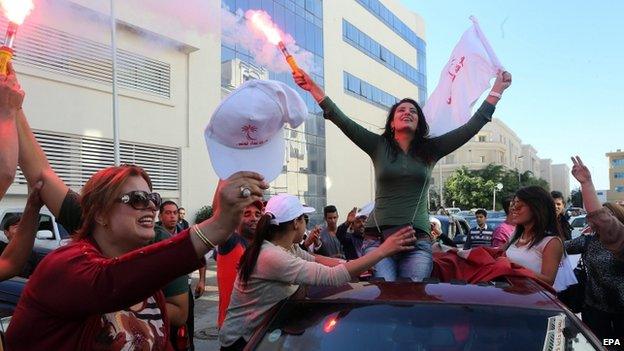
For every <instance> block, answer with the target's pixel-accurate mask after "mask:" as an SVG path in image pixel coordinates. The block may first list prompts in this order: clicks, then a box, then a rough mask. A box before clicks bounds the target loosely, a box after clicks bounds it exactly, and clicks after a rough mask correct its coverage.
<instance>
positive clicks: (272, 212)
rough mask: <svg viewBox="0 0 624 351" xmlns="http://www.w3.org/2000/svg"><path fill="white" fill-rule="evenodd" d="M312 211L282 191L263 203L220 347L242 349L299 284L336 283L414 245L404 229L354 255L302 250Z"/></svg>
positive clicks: (238, 279)
mask: <svg viewBox="0 0 624 351" xmlns="http://www.w3.org/2000/svg"><path fill="white" fill-rule="evenodd" d="M311 212H314V209H313V208H311V207H306V206H303V205H302V204H301V203H300V202H299V199H297V198H296V197H295V196H292V195H287V194H280V195H276V196H274V197H272V198H271V199H270V200H269V202H268V203H267V205H266V208H265V214H264V216H262V218H261V219H260V221H259V222H258V226H257V229H256V237H255V240H254V241H253V243H252V244H251V246H250V247H249V248H247V250H246V251H245V254H243V257H241V261H240V269H239V272H238V277H237V278H236V282H235V283H234V291H233V292H232V297H231V300H230V306H229V308H228V311H227V315H226V317H225V322H224V323H223V326H222V327H221V330H220V333H219V340H220V342H221V350H242V349H243V348H244V347H245V345H246V344H247V342H248V341H249V338H250V337H251V335H252V333H253V332H254V330H255V329H256V327H258V325H259V324H260V323H261V322H262V319H263V316H264V315H266V313H267V312H268V311H269V310H270V309H271V308H272V307H273V306H275V305H276V304H277V303H278V302H279V301H281V300H283V299H286V298H288V297H289V296H291V295H292V294H294V293H295V292H296V291H297V289H298V288H299V285H300V284H307V285H325V286H340V285H342V284H345V283H347V282H348V281H349V280H351V278H354V277H358V276H359V275H360V274H361V273H363V272H364V271H366V270H368V269H369V268H371V267H372V266H373V265H374V264H376V263H377V262H379V261H380V260H381V259H383V258H385V257H389V256H392V255H394V254H396V253H399V252H401V251H406V250H410V249H412V248H413V246H410V245H413V243H414V242H415V241H416V239H415V238H414V230H413V229H412V228H409V227H408V228H404V229H401V230H399V231H398V232H397V233H396V234H394V235H392V236H390V237H388V239H387V240H385V241H384V243H383V244H381V246H380V247H379V249H378V250H375V251H374V252H372V253H370V254H368V255H364V256H362V257H360V258H358V259H356V260H353V261H348V262H344V261H341V260H338V259H334V258H329V257H324V256H318V255H317V256H313V255H311V254H309V253H308V252H306V251H304V250H302V249H301V248H300V247H299V245H297V243H299V242H301V240H302V238H303V234H304V232H305V229H306V225H305V219H304V214H306V213H311Z"/></svg>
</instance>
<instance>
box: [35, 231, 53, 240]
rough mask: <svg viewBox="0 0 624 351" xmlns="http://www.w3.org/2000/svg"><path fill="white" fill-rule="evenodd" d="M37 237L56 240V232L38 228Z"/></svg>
mask: <svg viewBox="0 0 624 351" xmlns="http://www.w3.org/2000/svg"><path fill="white" fill-rule="evenodd" d="M36 238H37V239H39V240H54V233H52V232H51V231H49V230H38V231H37V236H36Z"/></svg>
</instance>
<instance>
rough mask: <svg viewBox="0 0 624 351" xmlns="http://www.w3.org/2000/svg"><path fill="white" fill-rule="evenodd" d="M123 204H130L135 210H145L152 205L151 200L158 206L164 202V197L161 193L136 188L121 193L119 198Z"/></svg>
mask: <svg viewBox="0 0 624 351" xmlns="http://www.w3.org/2000/svg"><path fill="white" fill-rule="evenodd" d="M118 201H119V202H121V203H122V204H126V205H130V206H132V208H134V209H135V210H145V209H147V208H149V207H150V201H151V202H152V203H154V206H156V208H159V207H160V204H162V198H161V197H160V194H159V193H148V192H147V191H142V190H134V191H131V192H129V193H127V194H123V195H121V197H120V198H119V200H118Z"/></svg>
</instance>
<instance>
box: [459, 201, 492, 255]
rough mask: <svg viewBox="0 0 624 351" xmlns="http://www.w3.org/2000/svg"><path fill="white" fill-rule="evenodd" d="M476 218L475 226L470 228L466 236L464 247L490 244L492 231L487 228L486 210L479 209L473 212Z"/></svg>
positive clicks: (469, 247)
mask: <svg viewBox="0 0 624 351" xmlns="http://www.w3.org/2000/svg"><path fill="white" fill-rule="evenodd" d="M475 217H476V219H477V226H476V227H474V228H472V229H470V233H468V236H467V237H466V243H465V244H464V249H466V250H467V249H471V248H473V247H479V246H492V234H493V231H492V230H490V229H489V228H488V225H487V223H486V221H487V211H486V210H484V209H479V210H477V211H476V212H475Z"/></svg>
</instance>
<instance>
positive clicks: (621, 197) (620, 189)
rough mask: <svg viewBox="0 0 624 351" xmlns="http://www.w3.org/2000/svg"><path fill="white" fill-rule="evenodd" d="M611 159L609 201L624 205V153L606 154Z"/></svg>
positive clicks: (619, 150)
mask: <svg viewBox="0 0 624 351" xmlns="http://www.w3.org/2000/svg"><path fill="white" fill-rule="evenodd" d="M606 156H607V157H608V158H609V188H610V189H609V192H608V194H607V200H608V201H614V202H619V203H623V204H624V152H623V151H622V150H621V149H618V150H617V151H615V152H609V153H607V154H606Z"/></svg>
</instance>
